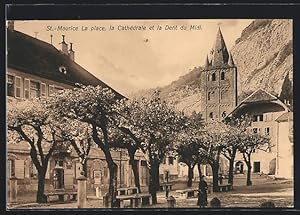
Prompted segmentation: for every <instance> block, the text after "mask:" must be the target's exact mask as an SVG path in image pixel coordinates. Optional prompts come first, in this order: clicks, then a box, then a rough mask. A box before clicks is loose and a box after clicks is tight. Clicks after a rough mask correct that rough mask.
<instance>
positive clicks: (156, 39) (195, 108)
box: [6, 19, 294, 210]
mask: <svg viewBox="0 0 300 215" xmlns="http://www.w3.org/2000/svg"><path fill="white" fill-rule="evenodd" d="M55 26H56V27H55ZM57 26H59V27H57ZM64 26H71V27H64ZM78 26H80V27H78ZM81 26H86V27H85V28H86V29H91V30H90V31H89V32H86V31H85V30H84V31H83V30H82V31H81V30H80V29H81ZM114 26H115V27H114ZM118 26H125V27H124V29H122V28H121V30H120V29H119V27H118ZM159 26H163V27H161V29H160V27H159ZM68 29H69V30H68ZM76 29H77V30H76ZM78 29H79V30H78ZM92 29H93V30H92ZM6 35H7V70H6V95H7V96H6V100H7V155H6V160H7V162H6V163H7V165H6V172H7V177H6V179H7V183H6V184H7V209H8V210H14V209H33V210H34V209H45V208H46V209H66V208H74V209H77V208H93V209H95V208H101V209H104V208H124V209H126V208H135V209H139V208H197V209H199V210H200V209H203V208H274V207H277V208H293V207H294V131H293V126H294V120H293V37H292V35H293V32H292V20H290V19H255V20H254V19H252V20H250V19H244V20H242V19H231V20H230V19H228V20H227V19H224V20H213V19H211V20H201V19H198V20H197V19H194V20H192V19H191V20H188V19H187V20H92V21H87V20H77V21H76V20H73V21H63V20H61V21H45V20H44V21H40V20H30V21H20V20H16V21H15V20H8V21H7V26H6Z"/></svg>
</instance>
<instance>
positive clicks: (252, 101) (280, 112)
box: [229, 89, 293, 178]
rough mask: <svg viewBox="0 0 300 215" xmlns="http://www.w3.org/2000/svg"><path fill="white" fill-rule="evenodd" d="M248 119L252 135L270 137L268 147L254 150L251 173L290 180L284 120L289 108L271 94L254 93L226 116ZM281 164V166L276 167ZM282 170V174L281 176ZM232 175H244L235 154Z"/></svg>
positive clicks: (241, 159) (287, 131)
mask: <svg viewBox="0 0 300 215" xmlns="http://www.w3.org/2000/svg"><path fill="white" fill-rule="evenodd" d="M245 115H248V116H250V117H251V118H252V123H251V129H252V131H253V132H254V133H260V134H264V135H267V136H269V137H270V143H269V145H268V146H265V147H263V148H262V149H258V150H255V151H254V152H253V153H252V156H251V162H252V171H253V172H254V173H264V174H269V175H275V176H279V175H281V176H282V177H286V178H291V169H292V168H293V162H291V161H292V160H293V153H292V149H291V148H292V144H291V143H290V140H289V137H290V133H289V128H290V125H289V123H292V121H291V120H288V116H291V115H292V112H291V110H290V108H289V105H287V104H284V103H283V102H282V101H280V99H278V98H277V97H276V96H274V95H272V94H271V93H269V92H267V91H265V90H262V89H258V90H257V91H255V92H254V93H252V94H251V95H250V96H248V97H247V98H246V99H244V100H243V101H242V102H241V103H240V104H239V105H238V106H237V107H236V108H235V109H234V110H233V111H232V112H231V113H230V114H229V116H233V117H240V116H245ZM281 163H285V164H284V165H280V164H281ZM285 170H287V171H286V173H285V174H281V172H282V173H283V172H284V171H285ZM235 171H236V173H243V172H244V171H246V165H245V164H244V161H243V156H242V155H241V154H238V155H237V157H236V161H235Z"/></svg>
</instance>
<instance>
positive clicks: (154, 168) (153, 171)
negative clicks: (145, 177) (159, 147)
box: [149, 160, 159, 204]
mask: <svg viewBox="0 0 300 215" xmlns="http://www.w3.org/2000/svg"><path fill="white" fill-rule="evenodd" d="M158 188H159V163H158V161H157V160H153V161H152V162H151V166H150V182H149V192H150V194H151V197H152V203H153V204H156V203H157V196H156V192H157V190H158Z"/></svg>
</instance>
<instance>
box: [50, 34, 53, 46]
mask: <svg viewBox="0 0 300 215" xmlns="http://www.w3.org/2000/svg"><path fill="white" fill-rule="evenodd" d="M52 38H53V35H52V34H51V35H50V43H51V45H53V44H52Z"/></svg>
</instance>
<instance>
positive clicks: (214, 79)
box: [211, 73, 216, 81]
mask: <svg viewBox="0 0 300 215" xmlns="http://www.w3.org/2000/svg"><path fill="white" fill-rule="evenodd" d="M211 80H212V81H216V73H213V74H212V75H211Z"/></svg>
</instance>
